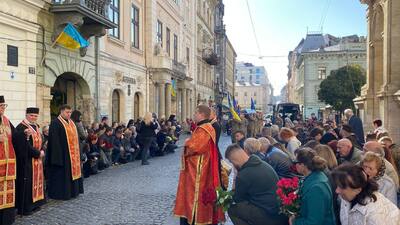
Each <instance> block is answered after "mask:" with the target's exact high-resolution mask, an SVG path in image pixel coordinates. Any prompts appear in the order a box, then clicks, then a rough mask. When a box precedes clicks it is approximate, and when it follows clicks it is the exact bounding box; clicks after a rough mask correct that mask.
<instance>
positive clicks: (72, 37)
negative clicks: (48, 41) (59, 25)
mask: <svg viewBox="0 0 400 225" xmlns="http://www.w3.org/2000/svg"><path fill="white" fill-rule="evenodd" d="M55 43H57V44H59V45H62V46H63V47H65V48H68V49H78V48H85V47H88V46H89V42H88V41H87V40H86V39H85V38H83V37H82V36H81V34H80V33H79V32H78V31H77V30H76V29H75V27H74V26H73V25H72V24H71V23H68V24H67V26H66V27H65V28H64V30H63V32H61V33H60V35H58V37H57V39H56V41H55Z"/></svg>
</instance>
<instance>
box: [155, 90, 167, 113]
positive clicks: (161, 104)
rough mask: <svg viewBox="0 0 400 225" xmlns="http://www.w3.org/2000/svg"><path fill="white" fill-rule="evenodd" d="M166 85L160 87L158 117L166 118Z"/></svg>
mask: <svg viewBox="0 0 400 225" xmlns="http://www.w3.org/2000/svg"><path fill="white" fill-rule="evenodd" d="M165 86H166V85H165V83H160V84H159V85H158V93H157V94H158V117H159V118H161V117H165Z"/></svg>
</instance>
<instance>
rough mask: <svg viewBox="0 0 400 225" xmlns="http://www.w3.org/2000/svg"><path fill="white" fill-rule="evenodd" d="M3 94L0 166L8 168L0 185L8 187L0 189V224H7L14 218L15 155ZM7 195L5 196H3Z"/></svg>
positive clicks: (0, 117)
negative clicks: (1, 199)
mask: <svg viewBox="0 0 400 225" xmlns="http://www.w3.org/2000/svg"><path fill="white" fill-rule="evenodd" d="M7 106H8V105H7V104H6V102H5V99H4V96H2V95H0V153H1V154H0V166H1V167H2V168H8V170H6V171H5V172H3V173H1V174H0V185H1V186H2V187H8V188H7V189H4V188H3V189H2V190H0V195H1V196H3V199H4V200H5V201H1V202H0V224H2V225H9V224H12V223H14V220H15V209H14V206H15V189H14V187H15V176H16V174H15V172H16V169H17V168H16V157H15V151H14V147H13V142H12V136H13V133H14V132H15V129H14V126H13V125H12V123H11V122H10V121H9V120H8V118H7V117H6V116H5V115H4V112H5V110H6V108H7ZM4 196H7V198H4Z"/></svg>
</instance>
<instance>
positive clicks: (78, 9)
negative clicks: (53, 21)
mask: <svg viewBox="0 0 400 225" xmlns="http://www.w3.org/2000/svg"><path fill="white" fill-rule="evenodd" d="M109 5H110V0H53V5H52V6H51V8H50V12H52V13H54V14H56V16H57V15H61V14H64V19H66V20H64V22H65V21H68V19H71V17H72V16H76V17H79V16H80V17H81V20H83V21H82V22H83V23H82V24H84V25H101V26H103V27H104V28H105V29H111V28H115V27H116V24H114V23H113V22H111V21H110V20H109V18H108V8H109ZM73 19H75V20H76V18H73ZM61 20H62V18H61ZM68 22H69V21H68ZM72 22H74V21H72Z"/></svg>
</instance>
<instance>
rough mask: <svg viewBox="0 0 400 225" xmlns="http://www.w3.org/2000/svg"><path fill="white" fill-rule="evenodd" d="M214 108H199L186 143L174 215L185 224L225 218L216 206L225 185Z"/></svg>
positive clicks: (207, 222)
mask: <svg viewBox="0 0 400 225" xmlns="http://www.w3.org/2000/svg"><path fill="white" fill-rule="evenodd" d="M210 113H211V110H210V108H209V107H208V106H206V105H199V106H198V107H197V109H196V114H195V120H196V123H197V128H196V130H195V131H194V132H193V134H192V137H191V138H190V139H188V140H186V142H185V150H184V152H183V154H182V161H181V171H180V176H179V184H178V191H177V196H176V203H175V209H174V214H175V216H177V217H180V219H181V220H180V224H181V225H196V224H202V225H207V224H218V223H220V222H222V221H224V220H225V218H224V214H223V212H222V209H221V208H219V207H217V206H216V200H217V199H216V190H217V189H218V188H220V187H221V184H220V179H219V172H218V165H219V163H218V160H219V158H218V150H217V146H216V137H215V130H214V128H213V126H212V125H211V124H210V123H209V118H210Z"/></svg>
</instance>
